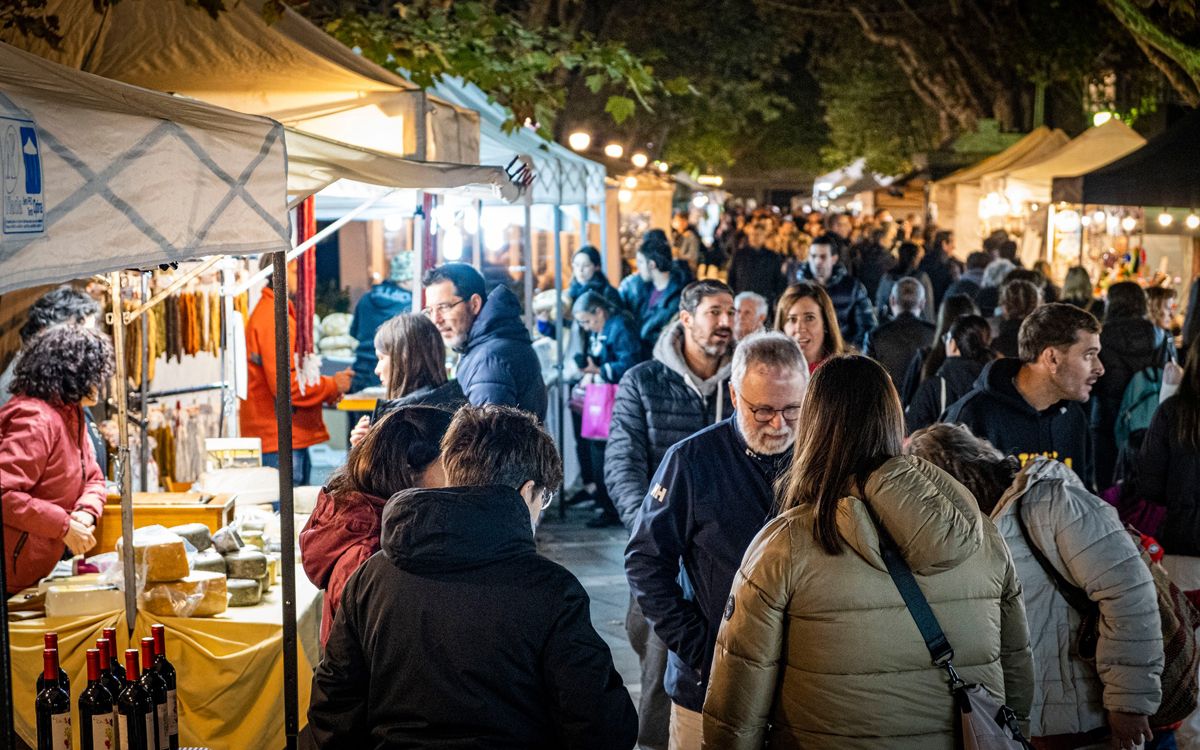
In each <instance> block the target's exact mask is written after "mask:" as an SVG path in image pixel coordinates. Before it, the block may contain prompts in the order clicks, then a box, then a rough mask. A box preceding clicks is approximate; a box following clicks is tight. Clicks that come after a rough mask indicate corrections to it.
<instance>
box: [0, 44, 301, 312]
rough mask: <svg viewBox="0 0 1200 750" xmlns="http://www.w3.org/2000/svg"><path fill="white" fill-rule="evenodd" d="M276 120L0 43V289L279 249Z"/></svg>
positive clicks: (282, 237)
mask: <svg viewBox="0 0 1200 750" xmlns="http://www.w3.org/2000/svg"><path fill="white" fill-rule="evenodd" d="M284 149H285V147H284V133H283V127H282V126H281V125H279V124H278V123H275V122H272V121H270V120H268V119H266V118H263V117H256V116H253V115H245V114H240V113H237V112H229V111H227V110H223V109H220V108H219V107H215V106H212V105H209V104H203V103H200V102H193V101H188V100H184V99H179V98H176V97H171V96H168V95H166V94H160V93H157V92H153V91H145V90H143V89H139V88H136V87H134V86H129V85H126V84H123V83H118V82H116V81H111V80H108V79H106V78H100V77H98V76H93V75H89V74H87V73H80V72H79V71H77V70H72V69H69V68H66V67H63V66H61V65H57V64H55V63H52V62H49V61H47V60H43V59H42V58H40V57H37V56H35V55H31V54H29V53H27V52H23V51H21V50H18V49H15V48H13V47H10V46H9V45H6V44H0V172H2V174H3V178H4V179H3V187H2V189H3V195H2V196H0V199H2V200H0V202H2V204H3V214H4V221H3V225H2V226H0V293H2V292H5V291H8V290H11V289H18V288H21V287H27V286H32V285H35V284H48V283H55V282H60V281H66V280H69V279H76V278H80V277H82V276H88V275H90V274H95V273H101V272H106V271H113V270H118V269H121V268H144V267H147V266H154V265H157V264H159V263H166V262H168V261H180V260H186V259H190V258H196V257H200V256H204V255H215V254H220V253H227V254H236V255H246V254H251V253H261V252H274V251H278V250H286V249H287V248H288V247H289V245H290V242H289V236H290V231H289V227H288V219H287V206H286V195H287V193H286V183H285V175H286V169H287V167H286V163H285V161H286V154H285V150H284Z"/></svg>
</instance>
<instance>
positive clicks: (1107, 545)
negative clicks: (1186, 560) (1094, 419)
mask: <svg viewBox="0 0 1200 750" xmlns="http://www.w3.org/2000/svg"><path fill="white" fill-rule="evenodd" d="M1018 501H1020V503H1021V505H1022V510H1023V513H1024V518H1025V525H1026V526H1027V527H1028V528H1029V534H1030V536H1032V537H1033V540H1034V543H1035V544H1037V546H1038V549H1039V550H1041V551H1042V554H1043V555H1045V557H1046V559H1047V560H1049V561H1050V563H1051V564H1052V565H1054V567H1055V568H1056V569H1057V570H1058V572H1059V573H1061V574H1062V575H1063V577H1064V578H1066V579H1067V580H1068V581H1070V582H1072V583H1074V584H1076V585H1077V586H1078V587H1079V588H1081V589H1083V590H1084V591H1086V592H1087V593H1088V596H1089V598H1091V599H1092V600H1093V601H1095V602H1097V603H1098V604H1099V605H1100V618H1101V626H1100V641H1099V643H1098V645H1097V647H1096V664H1094V665H1093V664H1089V663H1087V662H1084V661H1082V660H1080V659H1078V658H1076V657H1073V656H1071V650H1072V649H1071V644H1072V641H1073V640H1074V636H1075V633H1076V631H1077V630H1078V629H1079V613H1077V612H1076V611H1075V610H1074V609H1073V608H1072V607H1071V605H1069V604H1068V603H1067V600H1066V599H1064V598H1063V597H1062V596H1061V595H1060V594H1059V593H1058V591H1057V590H1056V589H1055V587H1054V583H1053V582H1052V581H1051V580H1050V577H1049V576H1048V575H1047V574H1046V572H1045V570H1043V568H1042V566H1041V565H1039V564H1038V561H1037V560H1036V559H1034V557H1033V553H1031V552H1030V551H1029V545H1028V544H1027V543H1026V542H1025V537H1024V536H1023V535H1022V534H1021V527H1020V526H1019V525H1018V524H1017V517H1016V509H1017V503H1018ZM992 519H993V520H994V521H995V522H996V527H997V528H999V529H1000V533H1001V534H1003V535H1004V540H1005V541H1006V542H1007V543H1008V548H1009V549H1010V550H1011V551H1012V556H1013V561H1014V563H1015V564H1016V566H1017V575H1018V577H1019V578H1020V579H1021V588H1022V590H1023V591H1024V598H1025V611H1026V613H1027V616H1028V619H1029V642H1030V645H1031V647H1032V650H1033V663H1034V675H1035V687H1034V693H1033V708H1032V709H1031V711H1030V714H1029V719H1030V728H1031V732H1032V735H1033V736H1034V737H1042V736H1047V735H1053V734H1068V733H1074V732H1086V731H1088V730H1091V729H1096V728H1097V727H1101V726H1104V724H1105V717H1104V711H1105V709H1108V710H1111V711H1124V712H1127V713H1136V714H1144V715H1150V714H1153V713H1154V712H1155V711H1156V710H1157V709H1158V704H1159V700H1160V699H1161V697H1162V694H1161V691H1160V686H1159V676H1160V675H1161V674H1162V667H1163V646H1162V624H1161V621H1160V620H1159V615H1158V599H1157V598H1156V594H1155V589H1154V581H1153V579H1152V578H1151V576H1150V570H1149V568H1147V567H1146V564H1145V563H1144V562H1142V559H1141V556H1140V554H1139V552H1138V549H1137V547H1136V546H1135V545H1134V543H1133V539H1132V537H1130V536H1129V534H1128V533H1127V532H1126V531H1125V527H1124V525H1123V524H1122V523H1121V522H1120V520H1119V519H1118V518H1117V511H1116V509H1115V508H1113V507H1112V506H1111V505H1109V504H1108V503H1106V502H1104V501H1103V500H1101V499H1100V498H1098V497H1096V496H1094V495H1092V494H1091V493H1089V492H1088V491H1087V490H1086V489H1085V488H1084V486H1083V484H1082V483H1080V481H1079V477H1078V476H1077V475H1076V474H1075V472H1073V471H1071V470H1070V469H1068V468H1067V467H1066V466H1064V465H1063V464H1061V463H1059V462H1058V461H1053V460H1051V459H1048V458H1040V457H1039V458H1036V459H1034V460H1033V461H1031V462H1030V463H1029V464H1027V465H1026V466H1025V468H1024V469H1022V470H1021V472H1020V473H1019V474H1018V475H1017V478H1016V480H1015V481H1014V482H1013V485H1012V486H1011V487H1010V488H1009V489H1008V491H1007V492H1005V493H1004V496H1003V497H1001V498H1000V502H999V503H997V504H996V508H995V510H993V511H992ZM1097 669H1098V670H1099V672H1098V673H1097Z"/></svg>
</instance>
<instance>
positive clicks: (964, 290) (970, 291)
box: [942, 251, 992, 301]
mask: <svg viewBox="0 0 1200 750" xmlns="http://www.w3.org/2000/svg"><path fill="white" fill-rule="evenodd" d="M991 262H992V256H990V255H988V254H987V253H983V252H978V251H977V252H974V253H971V254H970V255H968V256H967V270H966V271H964V272H963V275H962V276H960V277H958V280H957V281H955V282H954V283H953V284H951V285H950V286H949V287H948V288H947V289H946V295H945V297H943V298H942V299H943V301H944V300H945V299H946V297H953V296H954V295H956V294H965V295H967V296H968V297H970V298H971V299H975V297H976V295H978V294H979V290H980V289H982V288H983V272H984V270H985V269H986V268H987V267H988V264H989V263H991Z"/></svg>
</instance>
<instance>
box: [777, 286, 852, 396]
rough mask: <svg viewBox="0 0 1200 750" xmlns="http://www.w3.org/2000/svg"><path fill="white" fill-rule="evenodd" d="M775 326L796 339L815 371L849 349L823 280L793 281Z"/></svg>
mask: <svg viewBox="0 0 1200 750" xmlns="http://www.w3.org/2000/svg"><path fill="white" fill-rule="evenodd" d="M775 330H777V331H782V332H783V334H784V335H785V336H788V337H790V338H791V339H793V340H794V341H795V342H796V343H797V344H799V345H800V351H802V352H804V359H805V360H806V361H807V362H808V373H809V374H810V375H811V374H812V373H813V372H815V371H816V369H817V367H819V366H820V365H821V363H822V362H824V361H825V360H826V359H827V358H829V357H836V356H838V355H839V354H842V353H844V352H845V351H846V342H845V341H844V340H843V339H842V331H841V329H840V328H838V322H837V313H836V312H835V311H834V309H833V300H832V299H830V298H829V293H828V292H826V291H825V289H824V287H822V286H821V285H820V284H816V283H813V282H811V281H801V282H799V283H797V284H792V285H791V286H789V287H788V288H787V291H785V292H784V293H783V296H782V297H780V298H779V305H778V306H777V307H776V308H775Z"/></svg>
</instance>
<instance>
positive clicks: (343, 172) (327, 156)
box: [286, 128, 521, 204]
mask: <svg viewBox="0 0 1200 750" xmlns="http://www.w3.org/2000/svg"><path fill="white" fill-rule="evenodd" d="M286 140H287V159H288V164H287V169H288V198H289V199H290V202H291V203H292V204H295V203H297V202H299V201H300V200H302V199H303V198H306V197H308V196H310V195H312V194H314V193H316V192H317V191H319V190H322V189H323V188H326V187H328V186H329V185H332V184H333V183H334V182H337V181H338V180H342V179H345V180H354V181H355V182H364V183H367V184H370V185H378V186H381V187H387V188H414V189H422V190H425V191H427V192H433V193H448V192H452V193H456V194H460V195H467V196H469V197H471V198H480V199H492V200H495V199H499V200H504V201H507V202H509V203H515V202H516V201H517V199H518V198H519V197H520V195H521V188H520V187H519V186H518V185H516V184H514V183H513V181H512V180H511V179H509V176H508V173H507V172H505V170H504V169H502V168H500V167H482V166H478V165H474V164H444V163H441V162H423V161H410V160H408V159H401V158H399V157H396V156H391V155H390V154H384V153H380V152H378V151H371V150H370V149H364V148H357V147H355V146H350V145H348V144H345V143H339V142H338V141H334V140H331V139H328V138H321V137H318V136H314V135H311V134H308V133H302V132H300V131H298V130H293V129H290V128H289V129H288V130H287V135H286Z"/></svg>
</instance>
